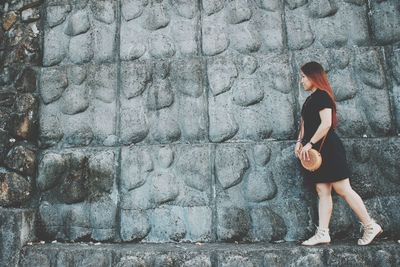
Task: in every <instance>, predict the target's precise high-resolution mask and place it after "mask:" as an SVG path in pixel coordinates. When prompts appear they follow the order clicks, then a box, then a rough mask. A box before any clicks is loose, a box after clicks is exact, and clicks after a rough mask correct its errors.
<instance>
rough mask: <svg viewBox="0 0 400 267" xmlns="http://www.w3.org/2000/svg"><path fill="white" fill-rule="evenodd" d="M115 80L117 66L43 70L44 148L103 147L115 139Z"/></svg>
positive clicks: (41, 136)
mask: <svg viewBox="0 0 400 267" xmlns="http://www.w3.org/2000/svg"><path fill="white" fill-rule="evenodd" d="M116 76H117V70H116V66H115V64H102V65H84V66H78V65H71V66H68V67H64V66H61V67H54V68H53V67H52V68H44V69H42V75H41V77H40V84H41V87H40V95H41V99H42V105H41V110H40V138H39V140H40V142H41V145H42V146H44V147H46V146H50V145H54V144H56V143H58V142H59V141H62V142H63V143H64V144H65V146H86V145H89V144H94V145H102V144H103V142H105V141H106V140H107V138H110V137H111V136H113V135H115V131H116V118H115V117H116V114H115V110H116V104H115V103H116V96H115V94H116V83H117V79H116ZM105 122H106V123H105Z"/></svg>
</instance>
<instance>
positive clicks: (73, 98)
mask: <svg viewBox="0 0 400 267" xmlns="http://www.w3.org/2000/svg"><path fill="white" fill-rule="evenodd" d="M61 103H62V104H61V111H62V112H63V113H64V114H68V115H74V114H77V113H80V112H83V111H85V110H86V109H87V108H88V107H89V99H88V90H87V88H86V86H85V84H83V85H70V86H68V87H67V88H66V89H65V91H64V92H63V95H62V97H61Z"/></svg>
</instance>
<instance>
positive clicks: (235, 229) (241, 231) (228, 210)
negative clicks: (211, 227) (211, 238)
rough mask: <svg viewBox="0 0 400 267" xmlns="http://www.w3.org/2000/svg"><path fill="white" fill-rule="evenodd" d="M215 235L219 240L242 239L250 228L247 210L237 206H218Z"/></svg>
mask: <svg viewBox="0 0 400 267" xmlns="http://www.w3.org/2000/svg"><path fill="white" fill-rule="evenodd" d="M217 214H218V228H217V235H218V239H219V240H221V241H228V242H229V241H243V240H245V238H246V236H247V235H248V234H249V231H250V230H251V217H250V214H249V212H248V210H246V209H244V208H239V207H218V213H217Z"/></svg>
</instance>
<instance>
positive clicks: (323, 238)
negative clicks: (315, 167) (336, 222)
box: [301, 183, 332, 246]
mask: <svg viewBox="0 0 400 267" xmlns="http://www.w3.org/2000/svg"><path fill="white" fill-rule="evenodd" d="M315 189H316V190H317V193H318V197H319V203H318V217H319V226H318V227H317V231H316V232H315V235H313V236H312V237H311V238H309V239H308V240H306V241H304V242H303V243H301V244H302V245H305V246H314V245H317V244H326V243H330V242H331V237H330V236H329V229H328V228H329V221H330V220H331V215H332V195H331V191H332V185H331V184H329V183H318V184H316V186H315Z"/></svg>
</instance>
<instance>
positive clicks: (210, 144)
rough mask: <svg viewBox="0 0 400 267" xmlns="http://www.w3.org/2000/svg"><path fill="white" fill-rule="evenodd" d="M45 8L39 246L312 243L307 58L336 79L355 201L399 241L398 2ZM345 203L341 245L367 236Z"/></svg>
mask: <svg viewBox="0 0 400 267" xmlns="http://www.w3.org/2000/svg"><path fill="white" fill-rule="evenodd" d="M28 5H29V4H28ZM16 8H19V9H18V10H21V9H20V8H21V7H16ZM9 9H10V7H9ZM42 11H43V13H42V14H43V15H42V21H41V24H40V25H39V26H37V28H38V29H39V30H41V31H43V58H42V62H41V63H40V64H41V68H40V73H39V78H38V84H39V98H38V100H37V102H35V103H38V105H39V134H38V136H37V139H35V138H33V139H32V140H33V141H32V142H33V143H34V141H36V140H38V144H39V148H40V149H39V151H38V154H37V155H38V161H37V164H38V173H37V177H36V179H32V180H29V182H31V183H28V184H29V185H30V186H32V187H33V188H34V189H35V190H34V194H33V195H34V197H33V199H32V200H31V201H30V204H31V205H32V206H34V207H37V209H38V217H39V223H38V225H37V227H36V229H37V234H38V236H39V238H40V239H45V240H54V239H58V240H65V241H77V240H84V241H85V240H86V241H87V240H96V241H115V242H138V241H142V242H170V241H190V242H217V241H228V242H233V241H247V242H258V241H279V240H286V241H291V240H299V239H302V238H305V237H306V236H308V235H309V234H310V233H311V231H312V230H313V224H314V223H315V222H316V216H317V215H316V200H315V195H314V194H313V193H312V190H310V189H309V188H307V187H304V186H303V180H302V178H301V175H300V173H299V168H298V162H297V161H296V159H295V158H294V155H293V146H294V142H293V140H294V139H295V138H296V131H297V127H298V119H299V110H300V107H301V104H302V103H303V101H304V99H305V97H306V94H305V93H304V92H303V91H302V88H301V87H300V86H299V66H301V65H302V64H303V63H305V62H307V61H309V60H318V61H319V62H321V63H322V64H323V65H324V66H325V68H326V69H327V71H328V73H329V77H330V80H331V82H332V85H333V88H334V91H335V94H336V97H337V101H338V103H337V104H338V118H339V128H338V133H339V134H340V136H341V137H342V138H343V140H344V143H345V146H346V149H347V156H348V158H349V161H350V164H351V169H352V172H353V176H352V177H351V178H352V183H353V186H354V188H355V189H356V190H357V191H358V192H359V193H360V194H361V195H362V197H363V198H364V199H365V201H366V204H367V207H368V209H369V210H370V211H371V213H372V215H373V216H374V217H375V218H376V219H377V220H378V221H379V222H380V223H382V224H383V226H384V229H385V234H386V235H387V236H389V237H391V238H396V237H398V236H399V234H398V233H399V230H400V229H399V224H398V222H399V219H400V218H399V216H400V213H399V212H398V210H397V209H398V208H397V207H398V205H399V200H400V189H398V185H399V184H400V180H399V178H400V167H399V166H398V162H399V153H397V151H399V148H400V139H399V137H398V133H399V127H400V65H399V62H400V61H399V60H398V59H399V57H400V48H399V44H400V16H399V15H400V9H399V4H398V3H397V1H395V0H392V1H368V2H367V1H363V0H329V1H328V0H326V1H311V0H310V1H302V0H286V1H279V0H275V1H261V0H257V1H255V0H254V1H253V0H248V1H245V0H243V1H242V0H237V1H222V0H221V1H215V0H214V1H208V0H207V1H206V0H203V1H190V0H186V1H155V0H149V1H144V0H143V1H133V0H132V1H130V0H121V1H111V0H108V1H107V0H104V1H94V0H90V1H88V0H82V1H72V0H70V1H68V0H48V1H45V2H44V4H43V8H42ZM18 12H20V11H18ZM35 12H36V11H35V10H33V11H32V12H31V13H29V14H36V13H35ZM17 14H19V13H17ZM21 14H22V13H21ZM21 16H22V15H21ZM32 16H33V15H32ZM34 23H36V22H34ZM18 25H19V24H18ZM23 25H25V24H23ZM27 25H31V24H29V23H28V24H27ZM8 47H9V46H8ZM7 51H8V50H7ZM4 55H5V53H3V58H4V57H5V56H4ZM7 55H8V54H7ZM13 58H14V57H13ZM25 60H27V59H25ZM32 60H33V59H32ZM33 62H35V61H34V60H33V61H32V63H29V64H31V65H35V64H37V63H33ZM21 64H27V65H29V64H28V63H25V61H24V63H21ZM35 70H36V68H34V70H33V71H32V72H30V73H35ZM4 73H7V72H4ZM3 76H4V74H3ZM32 76H33V77H34V75H30V76H29V75H28V77H29V78H32ZM9 80H11V79H9ZM23 81H26V84H29V85H31V84H32V82H28V80H26V79H25V80H23ZM11 83H12V82H9V84H11ZM10 86H11V85H10ZM30 92H31V93H32V92H33V93H34V92H35V89H33V90H32V91H30ZM32 95H33V96H35V95H34V94H32ZM35 99H36V98H35ZM35 107H36V106H35ZM35 111H37V109H35ZM33 118H35V117H33ZM36 121H37V120H35V119H32V123H33V124H32V125H35V124H34V122H36ZM32 127H33V128H34V126H32ZM27 136H31V135H27ZM32 136H33V135H32ZM27 139H28V140H30V139H29V138H28V137H27ZM20 146H22V145H20ZM16 147H17V148H18V146H16ZM17 148H15V149H14V150H15V151H16V152H19V151H20V150H21V149H20V148H18V149H17ZM29 148H30V149H31V151H33V152H36V150H35V149H34V148H31V147H29ZM32 155H36V154H35V153H32ZM23 166H26V165H23ZM32 166H35V165H34V164H33V165H32ZM7 168H9V169H16V170H20V169H18V168H16V167H10V166H8V165H7ZM30 171H32V169H29V168H27V169H21V171H19V173H20V174H18V175H25V176H24V177H35V175H32V174H34V173H35V172H34V171H32V172H30ZM18 188H19V187H18ZM28 202H29V201H28ZM335 206H336V209H335V211H334V215H333V223H332V233H333V236H334V237H335V238H344V237H346V238H352V237H354V236H356V235H358V234H359V233H358V223H357V219H356V218H355V217H354V215H353V214H352V212H351V211H350V210H349V208H348V207H347V205H345V204H344V202H343V201H341V200H339V199H337V198H336V197H335Z"/></svg>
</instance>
